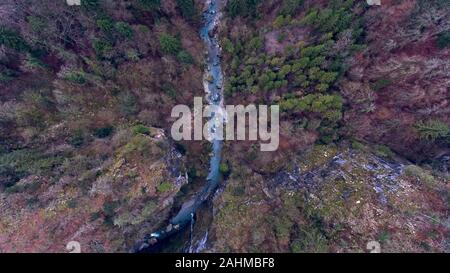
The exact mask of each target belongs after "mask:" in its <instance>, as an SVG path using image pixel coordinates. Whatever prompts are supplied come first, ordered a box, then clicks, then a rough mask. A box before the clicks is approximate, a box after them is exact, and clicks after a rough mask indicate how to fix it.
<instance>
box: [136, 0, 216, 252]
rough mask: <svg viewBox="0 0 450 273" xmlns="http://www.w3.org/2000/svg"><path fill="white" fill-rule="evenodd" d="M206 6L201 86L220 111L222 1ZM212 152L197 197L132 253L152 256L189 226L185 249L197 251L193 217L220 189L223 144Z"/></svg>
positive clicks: (213, 1)
mask: <svg viewBox="0 0 450 273" xmlns="http://www.w3.org/2000/svg"><path fill="white" fill-rule="evenodd" d="M206 5H207V6H208V8H207V9H206V11H204V12H203V22H204V25H203V27H202V28H201V29H200V37H201V38H202V40H203V42H204V43H205V48H206V51H205V59H206V71H205V73H204V77H203V85H204V89H205V95H206V100H207V101H208V103H209V104H210V105H215V106H219V107H223V92H222V90H223V74H222V68H221V62H220V61H221V52H220V50H221V49H220V45H219V41H218V38H217V34H215V31H214V30H215V28H216V27H217V24H218V23H219V20H220V16H221V12H220V10H221V8H222V5H223V0H208V1H207V2H206ZM220 116H221V115H220V113H217V114H216V113H214V112H213V113H212V115H211V120H214V121H216V122H223V119H222V118H217V117H220ZM216 124H217V123H216ZM215 126H216V125H214V124H213V125H212V126H211V128H210V132H211V134H213V133H214V131H215ZM211 150H212V151H211V157H210V166H209V173H208V176H207V178H206V180H207V181H206V185H205V186H204V187H203V188H202V189H201V190H200V191H199V192H198V193H197V194H195V195H194V197H193V198H192V199H190V200H188V201H186V202H184V204H183V205H182V206H181V209H180V210H179V212H178V213H177V214H176V215H175V216H174V217H173V218H172V219H171V220H170V222H169V224H168V225H167V227H166V228H164V229H162V230H158V231H155V232H152V233H150V234H149V235H148V236H147V237H146V238H145V243H142V244H140V246H138V247H137V249H135V250H134V251H135V252H151V251H152V249H158V248H157V246H158V245H161V244H164V242H165V241H166V240H167V239H168V238H169V237H171V236H173V235H175V234H177V233H178V232H180V231H181V230H184V229H185V228H186V227H187V226H190V242H189V246H188V249H190V251H192V250H193V249H199V247H195V248H194V247H193V246H192V240H193V239H192V238H193V236H192V235H193V232H194V223H195V222H194V221H195V215H196V213H197V210H198V209H199V208H200V206H201V205H202V204H203V203H204V202H205V201H207V200H208V198H209V197H210V196H211V195H212V194H213V193H214V192H215V190H216V189H217V186H218V185H219V182H220V177H221V176H220V171H219V166H220V161H221V152H222V140H212V145H211ZM206 232H207V231H206ZM206 238H207V233H206V236H204V237H203V238H202V240H201V242H200V243H201V245H205V243H206ZM201 248H202V247H201ZM194 252H195V251H194Z"/></svg>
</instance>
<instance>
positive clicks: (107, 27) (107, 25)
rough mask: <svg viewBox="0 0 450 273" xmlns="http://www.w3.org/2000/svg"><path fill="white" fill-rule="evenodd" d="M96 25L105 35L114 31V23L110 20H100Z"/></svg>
mask: <svg viewBox="0 0 450 273" xmlns="http://www.w3.org/2000/svg"><path fill="white" fill-rule="evenodd" d="M96 23H97V27H98V28H99V29H100V30H101V31H103V32H105V33H111V32H112V31H113V30H114V24H113V21H112V20H111V19H109V18H102V19H98V20H97V22H96Z"/></svg>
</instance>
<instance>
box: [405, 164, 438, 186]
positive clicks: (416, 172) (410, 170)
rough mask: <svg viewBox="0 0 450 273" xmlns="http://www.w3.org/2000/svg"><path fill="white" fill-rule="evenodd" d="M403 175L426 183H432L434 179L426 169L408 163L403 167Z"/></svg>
mask: <svg viewBox="0 0 450 273" xmlns="http://www.w3.org/2000/svg"><path fill="white" fill-rule="evenodd" d="M405 175H407V176H409V177H414V178H416V179H419V180H420V181H421V182H424V183H426V184H427V185H433V184H434V183H435V182H436V181H435V180H434V177H433V176H432V175H431V174H429V173H428V172H427V171H425V170H424V169H422V168H421V167H419V166H416V165H408V166H406V168H405Z"/></svg>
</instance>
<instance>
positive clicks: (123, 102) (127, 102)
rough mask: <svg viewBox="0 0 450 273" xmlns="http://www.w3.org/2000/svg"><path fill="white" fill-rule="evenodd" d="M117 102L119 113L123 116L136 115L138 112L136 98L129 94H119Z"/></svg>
mask: <svg viewBox="0 0 450 273" xmlns="http://www.w3.org/2000/svg"><path fill="white" fill-rule="evenodd" d="M118 100H119V102H120V112H121V113H122V114H123V115H125V116H130V115H133V114H136V113H137V112H138V111H139V105H138V103H137V99H136V96H135V95H134V94H133V93H131V92H123V93H120V95H119V97H118Z"/></svg>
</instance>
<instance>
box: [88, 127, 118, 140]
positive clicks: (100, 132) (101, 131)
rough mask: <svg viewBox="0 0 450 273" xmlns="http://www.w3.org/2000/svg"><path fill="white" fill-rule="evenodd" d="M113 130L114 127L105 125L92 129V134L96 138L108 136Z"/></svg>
mask: <svg viewBox="0 0 450 273" xmlns="http://www.w3.org/2000/svg"><path fill="white" fill-rule="evenodd" d="M113 131H114V127H112V126H105V127H100V128H96V129H94V132H93V135H94V136H96V137H98V138H105V137H108V136H110V135H111V134H112V132H113Z"/></svg>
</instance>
